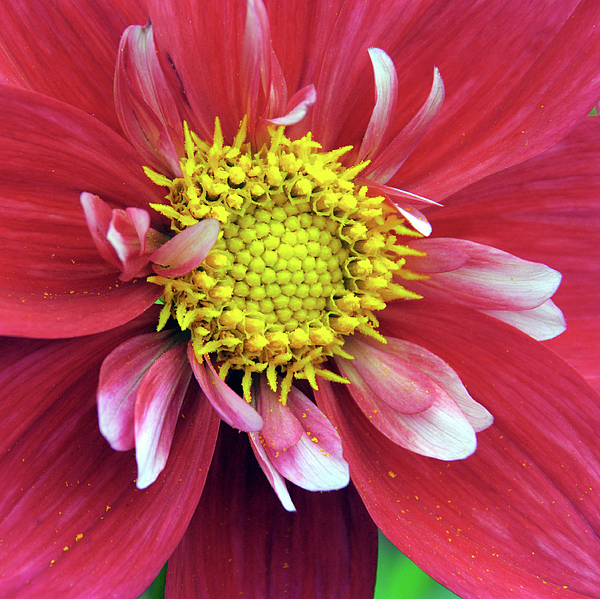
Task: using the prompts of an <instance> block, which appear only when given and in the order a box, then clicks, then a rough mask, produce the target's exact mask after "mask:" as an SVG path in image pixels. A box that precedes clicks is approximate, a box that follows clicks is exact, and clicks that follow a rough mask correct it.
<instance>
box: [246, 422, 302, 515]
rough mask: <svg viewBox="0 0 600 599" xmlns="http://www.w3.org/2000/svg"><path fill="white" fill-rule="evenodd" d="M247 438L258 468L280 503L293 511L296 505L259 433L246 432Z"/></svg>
mask: <svg viewBox="0 0 600 599" xmlns="http://www.w3.org/2000/svg"><path fill="white" fill-rule="evenodd" d="M248 439H249V440H250V445H251V447H252V451H253V452H254V457H255V458H256V461H257V462H258V465H259V466H260V469H261V470H262V471H263V473H264V475H265V477H266V479H267V480H268V481H269V484H270V485H271V487H272V488H273V491H275V494H276V495H277V497H278V498H279V501H281V505H282V506H283V508H284V509H285V510H286V511H288V512H295V511H296V506H295V505H294V502H293V501H292V498H291V497H290V492H289V491H288V488H287V486H286V484H285V479H284V478H283V476H281V474H279V472H278V471H277V468H275V466H274V464H273V462H271V459H270V458H269V455H268V454H267V452H266V451H265V448H264V447H263V446H262V443H261V440H260V434H259V433H248Z"/></svg>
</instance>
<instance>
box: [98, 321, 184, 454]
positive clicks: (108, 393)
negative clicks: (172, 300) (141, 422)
mask: <svg viewBox="0 0 600 599" xmlns="http://www.w3.org/2000/svg"><path fill="white" fill-rule="evenodd" d="M153 312H156V310H153ZM155 322H156V321H154V323H155ZM154 326H155V324H154ZM150 328H152V325H150ZM180 342H181V340H180V339H178V336H177V334H176V333H175V332H173V331H160V332H159V333H146V334H144V335H138V336H136V337H132V338H131V339H128V340H127V341H125V342H124V343H122V344H121V345H119V346H118V347H117V348H115V349H114V350H113V351H112V352H111V353H110V354H109V355H108V356H106V358H105V359H104V361H103V362H102V367H101V368H100V377H99V380H98V392H97V401H98V424H99V426H100V432H101V433H102V435H103V436H104V438H105V439H106V440H107V441H108V443H109V444H110V446H111V447H112V448H113V449H115V450H116V451H127V450H128V449H133V447H134V445H135V436H134V422H135V421H134V406H135V398H136V395H137V392H138V389H139V388H140V385H141V383H142V379H143V378H144V376H145V374H146V373H147V372H148V370H149V369H150V367H151V366H152V364H153V363H154V362H155V361H156V360H157V359H158V358H159V357H160V356H161V355H162V354H163V353H165V352H166V351H168V350H170V349H171V348H172V347H173V346H174V345H176V344H177V343H180Z"/></svg>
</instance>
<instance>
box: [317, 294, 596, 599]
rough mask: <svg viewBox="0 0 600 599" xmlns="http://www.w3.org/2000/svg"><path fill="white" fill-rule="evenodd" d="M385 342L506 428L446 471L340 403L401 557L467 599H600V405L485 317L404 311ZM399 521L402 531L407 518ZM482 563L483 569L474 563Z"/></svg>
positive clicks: (571, 375) (408, 307) (569, 375)
mask: <svg viewBox="0 0 600 599" xmlns="http://www.w3.org/2000/svg"><path fill="white" fill-rule="evenodd" d="M382 330H383V331H384V332H385V333H386V334H394V335H397V336H400V335H401V336H402V337H404V338H405V339H408V340H410V341H411V342H414V343H417V344H419V345H422V346H425V347H427V348H428V349H429V350H430V351H433V352H434V353H436V354H437V355H439V356H440V357H441V358H442V359H444V360H446V361H448V362H449V364H450V366H451V367H452V368H454V369H455V370H456V372H457V373H458V374H459V376H460V377H461V379H462V380H463V381H464V382H465V385H466V386H467V387H468V388H469V390H470V392H471V393H472V395H473V397H475V399H477V400H479V401H482V402H485V404H486V406H487V407H488V408H489V409H490V411H491V412H492V413H493V414H494V417H495V423H494V426H493V427H491V428H490V429H489V430H488V431H485V432H483V433H481V434H480V435H479V445H478V449H477V452H476V453H475V455H474V456H473V457H471V458H469V459H468V460H466V461H463V462H453V463H451V464H444V465H440V464H439V463H436V462H435V461H431V460H427V459H423V458H420V457H418V456H411V455H410V454H408V453H405V452H402V451H401V450H397V449H395V448H394V446H393V445H392V444H391V443H390V442H389V441H387V440H386V439H385V437H383V436H382V435H379V434H378V433H373V429H372V427H371V425H370V423H369V421H368V420H367V419H366V418H364V416H363V415H362V414H361V413H360V412H359V410H357V409H356V408H355V407H354V405H353V402H352V401H351V400H350V399H349V398H348V397H347V396H343V395H342V394H338V396H337V397H336V399H335V401H333V400H332V398H326V399H327V403H326V405H325V404H324V403H322V404H321V405H322V407H323V408H324V411H325V413H326V414H327V415H328V417H329V418H330V420H331V421H332V422H333V423H334V424H335V425H336V426H338V430H339V431H340V433H341V435H342V438H343V440H344V450H345V452H346V453H345V455H346V457H347V459H348V460H349V462H350V464H351V467H352V471H353V479H354V481H355V484H356V485H357V488H358V489H359V491H360V493H361V495H362V496H363V499H364V500H365V502H366V504H367V507H368V509H369V511H370V513H371V515H372V516H373V518H374V519H375V521H376V523H377V524H378V525H379V526H380V527H381V528H382V530H383V531H384V533H385V534H386V536H387V537H388V538H390V539H391V540H392V541H393V542H394V543H395V544H396V545H397V546H398V547H399V548H401V550H403V551H404V552H405V553H406V554H407V555H408V556H409V557H411V559H413V560H415V561H416V562H417V563H418V564H419V565H420V566H421V567H423V568H425V570H426V571H429V572H431V573H432V574H434V575H435V577H436V578H437V579H438V580H439V581H440V582H441V583H442V584H444V585H445V586H448V587H449V588H450V589H451V590H452V591H454V592H456V593H458V594H459V595H460V596H462V597H466V598H468V599H470V598H475V597H479V596H481V588H482V586H481V584H482V583H481V581H480V578H481V579H482V580H484V581H485V583H484V584H485V588H488V589H489V588H492V589H494V593H495V595H496V596H498V597H509V596H510V595H511V594H512V591H511V589H513V590H514V589H515V588H518V589H519V593H520V594H521V595H522V596H523V597H530V598H532V599H533V598H549V597H556V596H558V595H559V594H562V593H563V592H564V587H565V586H566V587H567V589H568V593H571V594H572V596H573V597H578V596H583V597H597V596H598V588H599V587H598V584H599V577H598V572H600V558H599V556H600V544H599V542H598V536H597V533H598V531H600V501H599V497H598V494H597V493H596V492H595V489H597V488H600V467H599V464H600V448H599V446H598V436H597V431H598V428H599V427H600V422H599V419H598V405H599V404H600V397H598V395H597V394H596V393H594V392H593V390H592V389H591V388H590V386H589V385H588V384H587V383H586V382H585V381H584V380H583V379H581V377H579V376H578V375H577V373H576V372H575V371H573V370H572V369H571V368H570V367H568V366H567V365H566V363H565V362H564V361H562V360H561V359H560V358H559V357H557V356H556V355H555V354H554V353H552V352H550V351H548V350H547V349H546V348H544V346H543V345H542V344H540V343H537V342H535V341H532V340H531V339H530V338H529V337H527V336H525V335H524V334H522V333H520V332H518V331H516V330H515V329H513V328H512V327H509V326H507V325H504V324H503V323H500V322H498V321H496V320H495V319H492V318H490V317H486V316H484V315H481V314H479V313H478V312H475V311H471V310H467V309H464V308H460V307H456V306H447V305H446V306H443V305H442V304H439V303H435V302H426V301H425V300H420V301H418V302H405V303H403V304H401V305H398V306H394V307H393V308H390V309H389V310H386V311H385V313H384V318H383V319H382ZM399 513H400V514H402V516H403V517H402V518H401V519H399V518H398V514H399ZM473 556H475V557H473Z"/></svg>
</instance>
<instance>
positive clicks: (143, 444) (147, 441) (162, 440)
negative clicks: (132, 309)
mask: <svg viewBox="0 0 600 599" xmlns="http://www.w3.org/2000/svg"><path fill="white" fill-rule="evenodd" d="M191 378H192V370H191V368H190V365H189V363H188V361H187V358H186V346H185V344H180V345H178V346H176V347H174V348H173V349H170V350H168V351H166V352H165V353H164V354H163V355H162V356H160V358H158V359H157V360H156V361H155V362H154V364H152V366H151V367H150V369H149V370H148V372H147V373H146V375H145V376H144V378H143V380H142V382H141V385H140V386H139V390H138V392H137V397H136V399H135V459H136V462H137V468H138V475H137V480H136V486H137V488H138V489H145V488H146V487H148V486H150V485H151V484H152V483H153V482H154V481H155V480H156V479H157V478H158V475H159V474H160V473H161V472H162V471H163V470H164V467H165V465H166V463H167V458H168V457H169V451H170V450H171V443H172V442H173V436H174V435H175V426H176V424H177V421H178V419H179V411H180V410H181V405H182V404H183V399H184V397H185V395H186V393H187V391H188V387H189V384H190V380H191ZM197 395H199V394H197Z"/></svg>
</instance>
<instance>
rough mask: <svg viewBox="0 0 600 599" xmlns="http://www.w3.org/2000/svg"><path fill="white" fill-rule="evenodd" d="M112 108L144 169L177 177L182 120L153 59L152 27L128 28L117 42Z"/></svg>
mask: <svg viewBox="0 0 600 599" xmlns="http://www.w3.org/2000/svg"><path fill="white" fill-rule="evenodd" d="M115 106H116V110H117V115H118V117H119V122H120V123H121V126H122V127H123V130H124V131H125V133H126V134H127V137H128V138H129V140H130V141H131V143H132V144H133V145H134V147H135V148H136V149H137V150H138V152H139V153H140V154H141V156H142V157H143V158H144V162H145V163H146V165H147V166H150V167H151V168H153V169H155V170H159V171H160V172H162V173H165V174H168V175H170V176H175V177H181V176H182V175H181V166H180V164H179V158H180V157H181V156H183V155H184V147H183V127H182V120H183V119H182V118H181V116H180V114H179V111H178V109H177V106H176V104H175V100H174V98H173V95H172V94H171V91H170V89H169V86H168V84H167V81H166V79H165V75H164V73H163V71H162V68H161V66H160V64H159V62H158V58H157V56H156V48H155V46H154V37H153V32H152V25H151V24H150V23H148V24H147V25H145V26H144V27H141V26H140V25H132V26H130V27H128V28H127V29H126V30H125V32H124V33H123V36H122V38H121V42H120V44H119V52H118V55H117V66H116V68H115Z"/></svg>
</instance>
